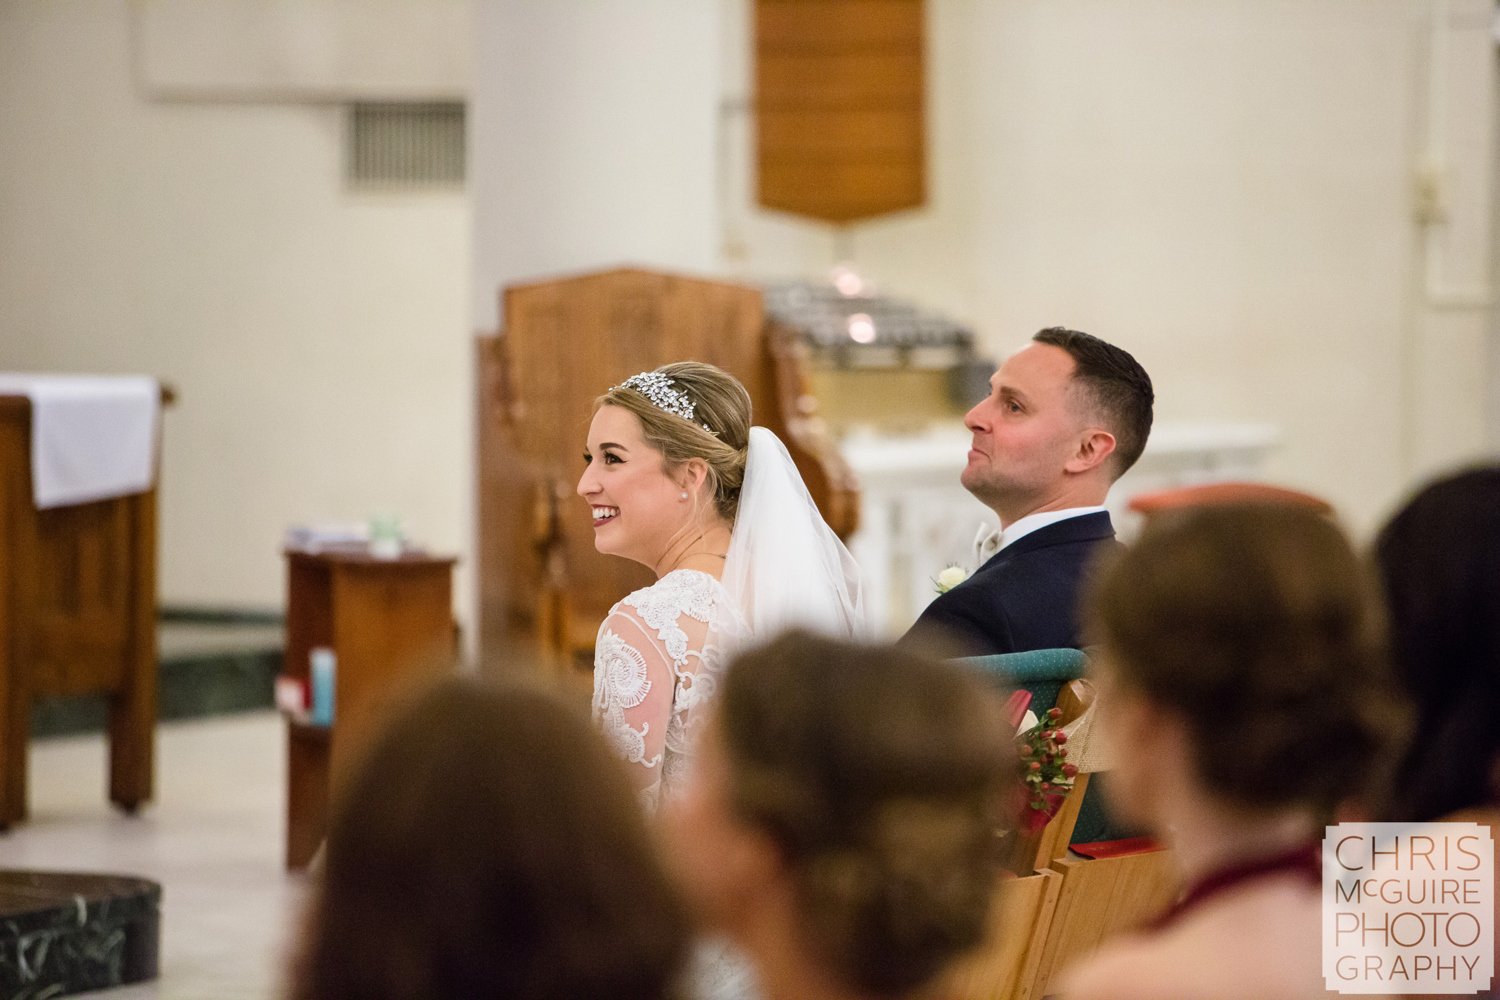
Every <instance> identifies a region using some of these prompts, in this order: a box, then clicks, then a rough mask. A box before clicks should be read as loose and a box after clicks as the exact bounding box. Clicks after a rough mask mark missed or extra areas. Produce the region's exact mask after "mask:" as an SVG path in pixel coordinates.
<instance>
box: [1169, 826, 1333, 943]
mask: <svg viewBox="0 0 1500 1000" xmlns="http://www.w3.org/2000/svg"><path fill="white" fill-rule="evenodd" d="M1273 875H1300V876H1302V877H1303V878H1305V879H1306V880H1307V881H1308V883H1309V884H1311V885H1318V884H1320V883H1321V882H1322V881H1323V858H1322V848H1321V846H1320V845H1319V844H1318V842H1317V841H1313V842H1311V843H1307V844H1300V845H1298V846H1296V847H1293V848H1291V849H1289V850H1285V851H1281V852H1280V853H1278V854H1269V855H1266V856H1265V857H1261V858H1254V859H1252V860H1249V861H1242V862H1239V863H1238V864H1233V865H1227V866H1225V867H1223V868H1220V869H1218V870H1217V871H1214V872H1210V873H1209V874H1208V875H1206V876H1204V877H1203V878H1201V879H1199V880H1198V881H1197V882H1194V883H1193V884H1192V885H1191V886H1189V887H1188V890H1187V891H1186V892H1185V893H1183V894H1182V896H1181V897H1180V898H1179V899H1178V900H1177V902H1176V903H1173V904H1172V906H1171V908H1170V909H1168V910H1167V912H1166V913H1163V914H1162V915H1161V916H1160V917H1158V918H1156V920H1155V921H1153V922H1152V923H1151V925H1150V929H1151V930H1155V931H1159V930H1162V929H1163V928H1165V927H1168V926H1170V925H1171V924H1173V923H1176V922H1177V921H1178V920H1179V919H1181V917H1182V915H1183V914H1184V913H1186V912H1188V911H1189V910H1191V909H1193V908H1195V907H1197V906H1199V905H1201V904H1202V903H1204V902H1206V901H1207V900H1209V899H1212V898H1213V897H1214V896H1217V895H1219V894H1220V893H1223V892H1226V891H1228V890H1229V889H1233V888H1234V887H1236V886H1240V885H1244V884H1245V883H1246V882H1254V881H1256V880H1257V879H1263V878H1269V877H1271V876H1273Z"/></svg>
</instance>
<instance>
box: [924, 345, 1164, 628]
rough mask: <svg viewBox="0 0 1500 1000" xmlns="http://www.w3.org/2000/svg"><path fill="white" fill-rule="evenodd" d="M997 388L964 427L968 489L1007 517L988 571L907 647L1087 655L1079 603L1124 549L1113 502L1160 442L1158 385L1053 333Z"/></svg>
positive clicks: (1109, 350)
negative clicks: (1096, 563)
mask: <svg viewBox="0 0 1500 1000" xmlns="http://www.w3.org/2000/svg"><path fill="white" fill-rule="evenodd" d="M1031 339H1032V342H1031V343H1030V344H1029V345H1027V346H1026V347H1025V348H1024V349H1022V350H1021V351H1018V352H1017V353H1015V354H1013V355H1011V356H1010V357H1009V358H1007V359H1006V361H1005V363H1004V364H1002V365H1001V366H1000V370H999V371H997V372H995V374H994V375H993V376H991V378H990V395H989V396H988V397H987V398H986V399H985V400H984V401H983V402H981V403H980V404H979V405H978V406H976V407H974V408H973V409H972V410H970V411H969V412H968V414H966V415H965V417H964V425H965V426H966V427H968V428H969V430H970V431H971V432H972V433H973V435H974V445H973V448H972V449H970V451H969V461H968V464H967V465H966V466H965V467H964V471H963V476H962V477H961V481H962V482H963V485H964V488H965V489H967V490H968V491H969V492H970V493H972V494H974V496H975V497H977V498H978V499H979V500H980V501H981V502H983V503H984V505H985V506H986V507H989V508H990V509H991V510H993V511H994V512H995V513H996V514H997V515H999V517H1000V531H999V533H998V534H996V535H992V536H990V538H988V539H986V540H985V541H984V542H983V543H981V547H980V553H981V558H986V559H987V561H986V562H985V563H984V564H983V565H982V566H980V567H979V568H978V569H977V570H976V571H975V572H974V573H973V575H971V576H970V577H969V578H968V579H967V580H965V581H964V582H963V583H961V584H959V585H958V586H956V587H954V588H953V589H952V590H950V591H948V592H947V593H945V594H942V595H940V596H939V597H938V598H937V600H935V601H933V602H932V603H931V604H930V605H928V607H927V610H926V611H924V612H922V616H921V617H920V618H918V619H917V622H916V624H915V625H913V626H912V627H911V629H910V630H909V631H908V632H907V633H906V635H904V636H902V638H901V639H900V640H899V644H900V645H903V646H909V647H910V646H922V647H933V648H935V649H939V650H941V651H943V652H947V653H958V654H962V655H980V654H987V653H1012V652H1019V651H1021V650H1028V649H1051V648H1055V647H1061V646H1071V647H1075V648H1076V647H1079V646H1080V645H1081V642H1080V640H1079V636H1078V611H1077V604H1078V599H1079V591H1080V589H1081V587H1082V583H1083V578H1084V574H1085V571H1086V570H1087V568H1088V565H1089V563H1090V561H1091V560H1092V558H1093V557H1094V556H1095V555H1096V554H1098V550H1099V549H1100V547H1101V546H1106V545H1115V544H1118V543H1116V542H1115V541H1114V537H1115V532H1114V527H1113V525H1111V523H1110V520H1109V512H1108V511H1106V510H1105V509H1104V506H1103V504H1104V497H1105V494H1106V493H1108V492H1109V487H1110V485H1111V484H1112V483H1114V481H1115V480H1116V479H1118V478H1120V476H1121V475H1123V474H1124V472H1125V470H1126V469H1128V468H1130V467H1131V465H1133V464H1134V463H1135V460H1136V459H1137V458H1139V457H1140V454H1141V451H1142V450H1143V449H1144V448H1145V447H1146V438H1147V436H1148V435H1149V434H1150V433H1151V407H1152V403H1153V402H1154V400H1155V393H1154V392H1153V391H1152V388H1151V377H1150V376H1149V375H1147V374H1146V371H1145V369H1144V368H1142V367H1141V366H1140V364H1139V363H1137V362H1136V360H1135V358H1133V357H1131V356H1130V355H1129V354H1128V353H1126V352H1125V351H1122V350H1120V348H1118V347H1115V346H1113V345H1111V344H1107V343H1105V342H1104V341H1102V340H1100V339H1099V338H1098V337H1093V336H1090V335H1089V334H1087V333H1080V332H1078V331H1077V330H1068V329H1064V328H1063V327H1050V328H1048V329H1046V330H1042V331H1041V332H1040V333H1038V334H1037V335H1036V336H1034V337H1032V338H1031Z"/></svg>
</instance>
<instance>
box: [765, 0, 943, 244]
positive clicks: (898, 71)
mask: <svg viewBox="0 0 1500 1000" xmlns="http://www.w3.org/2000/svg"><path fill="white" fill-rule="evenodd" d="M923 6H924V5H923V3H922V0H756V3H755V108H756V139H757V142H756V170H757V194H758V198H759V201H760V203H761V204H762V205H764V206H766V207H767V208H775V209H780V210H782V211H787V212H795V213H797V214H799V215H807V216H811V217H813V218H816V219H823V220H826V221H829V222H838V223H844V222H852V221H854V220H856V219H861V218H865V217H868V216H873V215H881V214H884V213H886V212H895V211H901V210H903V209H909V208H916V207H917V206H919V205H921V204H922V203H923V202H924V201H925V200H926V187H927V179H926V155H925V147H924V139H925V135H924V125H923V92H924V85H923V64H924V55H923V39H924V31H923V14H924V11H923Z"/></svg>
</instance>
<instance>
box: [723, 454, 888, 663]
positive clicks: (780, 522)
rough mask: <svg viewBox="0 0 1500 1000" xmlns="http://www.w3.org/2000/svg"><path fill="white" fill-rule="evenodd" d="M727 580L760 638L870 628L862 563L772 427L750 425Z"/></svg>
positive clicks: (843, 634) (858, 633) (859, 634)
mask: <svg viewBox="0 0 1500 1000" xmlns="http://www.w3.org/2000/svg"><path fill="white" fill-rule="evenodd" d="M722 583H723V584H724V589H725V590H726V591H728V593H729V596H730V598H731V599H732V600H733V602H734V604H735V606H737V607H738V608H739V610H740V612H741V613H742V614H743V615H744V619H745V624H746V626H748V628H749V639H750V641H752V642H757V643H759V642H765V641H767V640H769V639H771V638H772V637H773V636H775V635H776V634H777V633H779V632H782V631H784V630H786V629H788V628H794V627H800V628H806V629H810V630H812V631H814V632H818V633H821V634H823V635H829V636H835V637H840V638H865V637H866V636H867V635H868V633H869V625H868V622H867V621H866V618H865V606H864V585H863V580H862V579H861V577H860V572H859V566H858V565H857V564H856V563H855V562H854V557H853V556H851V555H850V554H849V550H848V549H846V548H845V547H844V543H843V542H841V541H839V537H838V536H837V535H835V534H834V533H833V529H832V528H830V527H828V524H827V522H825V521H824V520H823V515H822V514H820V513H819V512H818V507H817V505H816V504H815V503H813V498H812V495H811V494H809V493H808V492H807V486H806V484H804V483H803V482H802V476H801V474H799V473H798V472H797V467H796V465H794V464H793V463H792V456H791V455H790V454H788V453H787V450H786V445H784V444H782V443H781V439H780V438H778V437H777V436H776V435H775V434H773V433H772V432H771V431H769V430H767V429H766V428H764V427H752V428H750V447H749V453H748V457H747V459H746V462H745V479H744V484H743V485H742V486H741V488H740V508H739V514H738V515H737V516H736V517H735V522H734V532H733V534H732V535H731V537H730V542H729V552H728V553H727V555H726V557H725V560H724V576H723V579H722Z"/></svg>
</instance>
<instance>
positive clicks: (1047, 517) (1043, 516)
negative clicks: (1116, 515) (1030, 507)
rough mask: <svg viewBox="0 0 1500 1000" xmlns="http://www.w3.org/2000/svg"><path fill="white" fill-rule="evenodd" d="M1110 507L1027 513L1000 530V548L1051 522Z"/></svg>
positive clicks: (1073, 508)
mask: <svg viewBox="0 0 1500 1000" xmlns="http://www.w3.org/2000/svg"><path fill="white" fill-rule="evenodd" d="M1108 509H1109V508H1107V507H1066V508H1064V509H1062V510H1044V511H1041V512H1040V513H1037V514H1027V515H1026V516H1025V517H1023V518H1021V519H1020V520H1019V521H1017V522H1016V523H1015V524H1012V525H1011V526H1010V527H1009V528H1006V529H1004V530H1003V531H1001V532H1000V548H1001V549H1003V548H1005V547H1006V546H1007V545H1014V544H1015V543H1016V542H1019V541H1020V540H1021V539H1023V538H1025V537H1026V536H1027V535H1029V534H1031V533H1032V532H1033V531H1036V530H1037V529H1038V528H1045V527H1046V526H1047V525H1049V524H1056V523H1057V522H1058V521H1066V520H1067V519H1068V518H1070V517H1082V516H1084V515H1085V514H1102V513H1104V512H1105V511H1106V510H1108Z"/></svg>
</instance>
